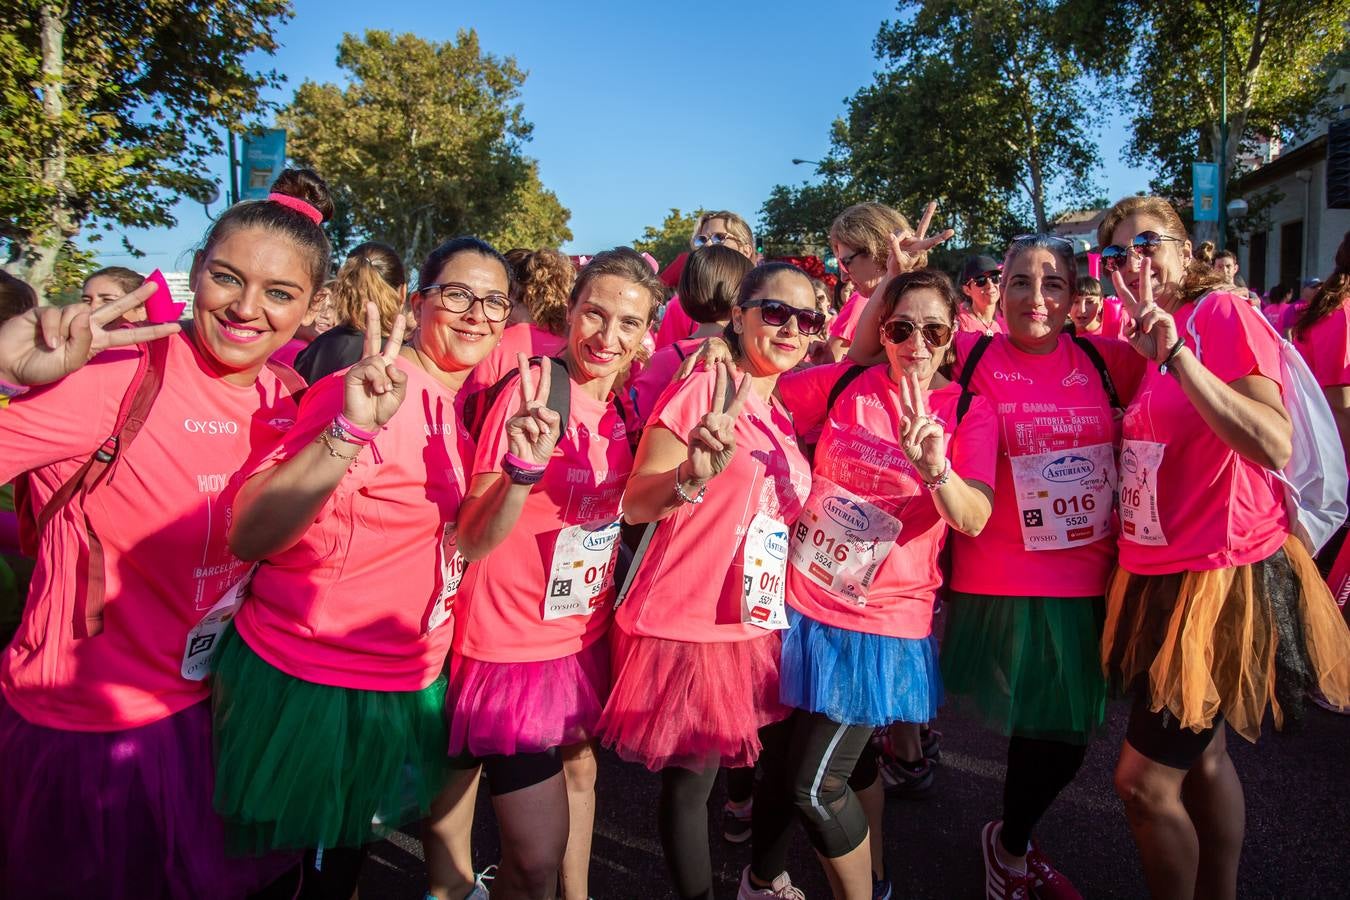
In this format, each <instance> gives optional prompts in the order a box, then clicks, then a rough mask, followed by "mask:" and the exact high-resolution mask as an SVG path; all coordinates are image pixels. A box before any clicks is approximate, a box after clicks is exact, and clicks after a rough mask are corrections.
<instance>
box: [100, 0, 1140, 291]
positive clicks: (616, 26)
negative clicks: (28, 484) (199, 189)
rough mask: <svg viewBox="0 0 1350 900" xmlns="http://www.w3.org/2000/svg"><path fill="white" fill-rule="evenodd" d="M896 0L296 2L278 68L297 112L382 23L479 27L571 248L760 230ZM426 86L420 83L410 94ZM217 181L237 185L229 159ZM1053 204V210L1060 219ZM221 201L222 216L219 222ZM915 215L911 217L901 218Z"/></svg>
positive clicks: (818, 150) (1115, 156) (155, 247)
mask: <svg viewBox="0 0 1350 900" xmlns="http://www.w3.org/2000/svg"><path fill="white" fill-rule="evenodd" d="M894 11H895V5H894V3H893V2H882V0H853V2H850V3H846V4H839V5H838V6H834V5H832V4H825V5H822V4H816V3H802V2H795V0H789V2H780V3H774V4H767V3H740V4H724V5H717V4H697V3H693V4H679V5H676V4H652V5H650V6H646V5H639V4H633V3H631V2H629V3H612V2H604V3H576V4H569V3H559V2H552V3H548V2H509V3H500V2H488V3H482V2H479V3H463V2H444V0H443V2H440V3H431V2H422V0H417V2H412V0H389V2H385V3H380V4H372V3H370V2H347V0H336V2H335V0H328V2H318V0H296V2H295V13H296V14H295V17H294V18H293V19H292V20H291V21H290V22H288V23H286V24H285V25H284V26H282V27H281V29H280V31H279V34H278V37H279V41H280V43H281V49H280V50H279V51H278V53H277V54H276V56H275V57H273V58H272V59H271V60H268V59H267V58H266V57H262V58H261V60H260V67H266V66H268V65H270V66H272V67H275V68H276V69H277V70H278V71H280V72H281V73H283V74H284V75H285V76H286V77H287V79H288V82H287V85H286V86H285V87H284V88H283V89H282V90H281V91H280V92H278V93H277V95H276V96H275V97H274V99H279V100H286V99H289V97H290V96H291V94H292V93H293V91H294V89H295V88H296V87H298V86H299V85H300V84H301V83H302V82H303V81H305V80H306V79H310V80H314V81H340V80H341V76H342V73H341V72H340V71H339V70H338V68H337V66H336V64H335V61H334V60H335V58H336V54H337V45H338V41H339V40H340V39H341V37H342V35H343V34H344V33H346V32H361V31H364V30H365V29H367V28H380V29H383V30H387V31H391V32H402V31H410V32H413V33H415V34H418V35H419V36H421V37H423V38H426V39H428V40H450V39H453V37H454V35H455V32H456V31H457V30H458V29H461V28H473V29H476V30H477V31H478V35H479V40H480V42H481V44H482V46H483V48H484V49H485V50H486V51H487V52H489V53H492V54H495V55H499V56H506V55H511V56H514V57H515V58H516V60H517V62H518V63H519V64H520V65H521V67H522V68H524V69H526V70H527V71H528V72H529V78H528V79H527V80H526V82H525V85H524V88H523V90H522V94H521V101H522V102H523V103H524V105H525V115H526V117H527V118H528V119H529V120H530V121H531V122H532V123H533V124H534V139H533V141H532V142H530V143H529V144H528V145H526V151H527V152H528V153H529V154H530V155H531V156H533V157H535V158H536V159H538V160H539V166H540V174H541V177H542V178H543V181H544V184H545V185H547V186H548V187H549V188H551V189H552V190H553V191H555V192H556V193H557V194H558V197H559V199H560V200H561V201H562V203H563V205H564V206H566V207H568V208H569V209H570V210H571V211H572V219H571V228H572V232H573V234H574V239H573V241H572V242H571V243H570V244H569V245H568V246H567V247H566V248H565V249H566V250H569V251H572V252H594V251H595V250H598V249H603V248H605V247H611V246H614V245H616V244H619V243H627V242H629V241H632V240H633V239H634V238H635V237H637V236H639V235H640V234H641V233H642V229H643V227H644V226H645V225H648V224H656V223H659V222H660V221H661V219H662V218H664V216H665V214H666V212H667V211H668V210H669V208H670V207H679V208H680V209H683V210H689V209H694V208H697V207H700V206H703V207H718V206H720V207H724V208H727V209H733V210H736V211H738V212H740V213H741V214H742V215H744V216H746V217H747V218H748V219H750V220H751V221H752V222H753V221H754V220H755V219H757V218H758V212H759V207H760V204H761V203H762V202H763V201H764V198H765V197H766V196H767V195H768V192H769V190H770V188H771V187H772V186H773V185H775V184H780V183H787V184H795V183H798V182H800V181H802V180H804V179H806V178H808V177H810V175H811V172H810V171H809V169H810V167H809V166H793V165H792V163H791V160H792V159H793V158H794V157H798V158H805V159H820V158H821V157H822V155H823V154H825V153H826V152H827V151H828V149H829V126H830V123H831V122H832V121H833V120H834V118H835V117H836V116H838V115H840V114H841V113H842V112H843V110H844V105H845V101H846V100H847V98H848V97H849V96H850V95H852V94H853V93H854V92H855V91H857V90H858V89H859V88H860V87H862V86H863V85H865V84H867V83H868V82H870V81H871V79H872V75H873V73H874V72H875V71H876V69H877V61H876V59H875V58H874V57H873V55H872V40H873V38H874V37H875V36H876V33H877V29H878V27H879V26H880V24H881V22H882V20H884V19H887V18H890V17H892V16H893V14H894ZM410 89H415V86H410ZM1124 140H1125V130H1124V121H1123V119H1115V120H1112V121H1110V122H1108V123H1106V125H1105V127H1104V129H1103V131H1102V136H1101V141H1100V143H1101V148H1102V154H1101V155H1102V160H1103V163H1104V164H1105V165H1104V170H1103V171H1102V172H1101V173H1100V175H1099V178H1098V181H1099V182H1100V183H1101V184H1102V186H1103V188H1104V192H1105V194H1106V195H1107V196H1108V197H1110V198H1112V199H1115V198H1117V197H1120V196H1123V195H1125V194H1129V193H1134V192H1135V191H1137V190H1141V189H1143V188H1144V187H1145V186H1146V185H1147V181H1148V176H1147V173H1145V172H1143V171H1140V170H1134V169H1131V168H1129V167H1127V166H1126V165H1125V164H1124V162H1123V161H1122V160H1121V159H1120V147H1121V146H1123V144H1124ZM218 172H219V174H220V176H221V178H222V180H224V176H225V173H226V164H225V161H224V160H223V159H222V160H221V161H220V164H219V166H218ZM1055 205H1056V204H1055V203H1054V202H1053V200H1052V202H1051V206H1052V207H1054V206H1055ZM222 207H223V204H219V203H218V204H216V205H215V206H214V207H213V208H212V211H213V212H216V213H218V212H219V211H220V210H221V208H222ZM175 212H176V214H177V216H178V218H179V225H178V227H177V228H173V229H157V230H154V231H133V232H128V236H129V237H130V239H131V240H132V243H133V244H135V245H136V246H137V247H138V248H139V249H141V250H143V251H145V253H146V256H145V257H144V258H143V259H139V260H133V259H131V258H129V257H128V256H127V255H126V254H125V253H122V252H121V248H120V246H118V242H117V241H116V239H115V237H113V238H112V239H111V240H110V239H108V238H105V239H104V241H103V242H102V243H101V244H100V245H97V249H99V250H101V251H103V253H102V254H101V255H100V260H101V261H102V262H104V263H105V264H121V265H132V266H134V267H135V268H138V269H145V270H148V269H151V268H154V267H160V268H163V269H165V270H166V271H167V270H173V269H179V268H185V267H186V265H187V263H188V261H189V260H190V252H189V251H190V249H191V248H192V246H193V245H194V244H195V243H196V242H197V241H198V240H199V239H200V237H201V235H202V232H203V231H204V230H205V228H206V226H207V223H208V219H207V217H206V214H205V213H204V212H203V210H202V207H201V206H200V205H198V204H194V203H192V202H190V201H188V202H184V203H180V204H178V206H177V207H176V209H175ZM906 212H908V211H906Z"/></svg>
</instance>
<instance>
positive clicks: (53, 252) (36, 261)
mask: <svg viewBox="0 0 1350 900" xmlns="http://www.w3.org/2000/svg"><path fill="white" fill-rule="evenodd" d="M64 12H65V11H64V10H63V9H62V8H61V6H60V5H59V4H56V3H43V4H42V6H41V8H40V10H39V13H38V15H39V31H40V33H41V40H42V113H43V118H45V119H46V121H47V127H48V128H49V129H50V133H51V143H50V144H49V145H48V147H47V154H46V156H45V158H44V159H43V163H42V190H43V192H44V193H46V194H47V195H48V196H50V197H51V198H52V199H51V207H50V216H49V218H48V221H47V223H46V226H45V227H44V228H43V229H41V230H40V231H37V232H35V233H33V234H30V235H29V236H28V239H27V240H26V241H22V242H21V243H20V245H19V257H18V259H16V260H14V262H13V263H11V264H10V266H9V268H10V270H11V271H12V272H14V274H16V275H18V276H19V277H20V278H22V279H24V280H25V281H27V282H28V283H29V284H31V285H32V286H33V289H34V290H35V291H37V295H38V298H39V300H40V302H43V303H47V302H49V299H48V289H49V287H50V284H51V279H52V273H53V272H55V270H56V257H57V255H58V254H59V253H60V252H61V247H62V245H63V244H65V242H66V241H68V240H70V239H71V238H73V237H74V236H75V235H76V234H78V233H79V231H80V229H79V225H78V224H77V223H76V221H75V216H74V215H73V213H72V210H71V208H70V194H71V191H70V181H69V179H68V178H67V177H66V151H67V148H66V132H65V124H64V123H63V122H62V121H61V117H62V116H63V115H64V113H65V48H64V41H65V34H66V25H65V22H64V21H63V19H62V15H63V14H64Z"/></svg>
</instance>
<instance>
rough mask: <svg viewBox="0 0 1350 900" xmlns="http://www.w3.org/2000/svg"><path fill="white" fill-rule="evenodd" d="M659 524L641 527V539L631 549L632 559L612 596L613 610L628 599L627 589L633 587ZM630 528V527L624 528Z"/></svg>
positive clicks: (648, 524)
mask: <svg viewBox="0 0 1350 900" xmlns="http://www.w3.org/2000/svg"><path fill="white" fill-rule="evenodd" d="M660 524H661V523H660V522H648V523H647V524H646V525H643V526H642V537H641V539H639V540H638V543H637V547H635V548H634V549H633V558H632V559H630V560H629V561H628V570H627V571H626V572H624V574H623V584H621V585H619V590H618V591H617V592H616V593H615V594H614V608H615V609H618V608H619V607H620V606H622V605H623V601H624V600H626V599H627V598H628V589H629V588H631V587H632V586H633V580H634V579H636V578H637V573H638V569H639V568H640V567H641V566H642V558H643V557H644V556H646V555H647V548H648V547H649V546H651V543H652V536H653V535H655V534H656V526H658V525H660ZM625 527H629V528H631V527H632V526H625Z"/></svg>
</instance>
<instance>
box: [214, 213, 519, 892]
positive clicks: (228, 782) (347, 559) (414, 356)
mask: <svg viewBox="0 0 1350 900" xmlns="http://www.w3.org/2000/svg"><path fill="white" fill-rule="evenodd" d="M419 284H420V287H419V288H418V289H417V291H416V292H415V293H414V296H413V313H414V315H416V316H417V321H418V323H419V327H418V329H417V331H416V333H415V334H414V336H413V339H412V341H411V342H410V343H409V344H408V345H407V346H403V345H402V337H403V333H404V331H403V328H404V320H403V319H402V317H397V318H396V319H395V321H394V323H393V326H392V328H391V331H390V335H389V338H388V342H387V343H386V345H385V349H384V350H383V352H381V351H380V349H379V339H380V318H379V316H380V311H379V307H378V306H377V305H376V304H375V303H373V302H372V303H371V304H370V305H369V306H368V308H367V322H366V328H365V335H366V345H365V349H364V355H363V359H362V361H361V362H359V363H358V364H357V365H355V366H353V367H351V368H350V369H348V370H346V371H345V372H343V373H333V374H332V375H330V376H328V377H326V378H323V379H321V380H320V381H318V382H317V383H315V384H314V385H313V386H312V387H310V389H309V390H308V391H307V392H306V394H305V398H304V402H303V404H302V405H301V407H300V416H299V420H298V421H297V423H296V425H295V427H294V428H293V429H291V431H290V433H289V434H288V435H287V436H286V438H285V440H283V441H282V442H281V444H280V445H279V446H278V447H277V448H276V449H275V450H274V452H273V453H271V454H270V456H269V457H268V458H267V459H266V460H265V461H263V462H262V463H261V464H260V465H258V466H255V470H254V471H253V472H252V473H251V474H250V476H249V478H248V480H247V481H246V482H245V483H244V485H243V487H242V488H241V489H240V491H239V495H238V498H237V499H236V501H235V505H234V521H233V524H232V526H231V529H230V546H231V547H232V548H233V549H234V551H235V552H236V553H237V554H238V555H239V556H240V557H241V558H243V559H248V560H257V561H258V562H259V566H258V569H257V571H256V572H255V573H254V575H253V578H252V580H251V582H250V583H249V585H248V587H247V589H246V590H245V591H244V599H243V603H242V605H241V607H240V609H239V612H238V614H237V615H236V616H235V618H234V627H233V628H231V629H229V630H228V631H227V632H226V633H225V636H224V638H223V640H222V643H221V647H220V649H219V651H218V652H217V654H216V658H215V683H214V691H213V699H214V715H215V732H216V759H217V769H218V776H217V781H216V808H217V809H218V810H220V812H221V814H222V815H223V816H224V817H225V818H226V820H227V822H228V823H229V824H230V826H231V830H232V835H233V837H234V839H235V841H236V842H237V843H238V845H240V846H243V847H245V848H248V849H251V850H253V851H255V852H258V851H263V850H268V849H271V848H288V849H302V850H308V851H309V854H308V857H307V859H306V862H305V866H304V870H303V871H304V880H305V882H306V883H307V889H317V890H321V891H322V892H323V893H324V894H325V895H326V896H335V897H337V896H341V897H346V896H350V894H351V892H352V891H353V890H354V889H355V887H356V880H357V877H358V874H359V870H360V864H361V861H362V858H363V856H364V854H365V845H367V844H369V843H371V842H373V841H375V840H377V839H378V838H379V837H381V836H383V835H384V834H386V833H388V831H389V830H390V829H393V828H397V827H398V826H399V825H401V824H403V823H405V822H407V821H410V820H412V819H415V818H417V817H419V816H422V815H425V814H426V813H427V812H428V811H429V809H430V807H431V802H432V800H433V799H435V797H436V796H437V795H438V794H439V793H440V792H441V791H442V789H443V788H445V786H446V782H447V779H448V777H449V772H448V760H447V757H446V752H445V747H446V739H447V734H446V726H445V719H444V712H443V709H444V704H445V686H446V679H445V676H444V675H443V674H442V669H443V667H444V664H445V658H446V655H447V653H448V652H449V648H450V641H451V637H452V635H453V633H454V626H453V618H454V612H455V610H454V603H455V595H456V589H457V587H458V584H459V581H460V578H461V577H462V575H463V572H464V562H463V559H462V558H461V557H460V556H459V554H458V553H457V551H456V522H457V520H458V517H459V507H460V503H461V501H462V499H463V497H464V495H465V492H466V490H467V485H468V472H467V470H468V466H469V463H470V460H471V456H472V448H473V444H472V440H471V438H470V437H469V435H468V433H467V432H466V431H465V429H464V427H463V425H462V424H461V423H460V421H459V416H458V414H457V413H456V408H457V402H456V401H457V394H458V392H459V390H460V389H461V388H462V386H463V384H464V381H465V379H467V378H468V375H469V372H470V371H471V370H472V369H473V367H474V366H475V365H477V364H478V362H479V361H480V360H482V358H483V356H484V355H485V354H486V353H487V352H488V350H489V349H491V347H492V346H493V345H494V344H495V343H496V342H497V339H498V337H499V336H500V335H501V331H502V327H503V323H504V322H505V320H506V317H507V315H508V314H509V313H510V308H511V302H510V295H509V293H508V292H509V290H510V279H509V276H508V274H507V267H506V262H505V260H503V259H502V257H501V255H500V254H498V253H497V252H496V251H495V250H494V249H492V247H490V246H489V245H487V244H485V243H483V242H482V241H480V240H478V239H476V238H467V237H465V238H457V239H455V240H452V241H448V242H446V243H444V244H442V245H441V246H440V247H438V248H436V249H435V250H433V251H432V252H431V254H430V255H429V256H428V257H427V260H426V262H425V263H423V265H422V270H421V273H420V279H419ZM466 781H468V782H471V779H470V778H469V777H468V776H467V775H465V776H463V777H461V778H460V779H458V780H457V782H456V783H457V784H462V783H464V782H466ZM462 824H463V825H464V827H465V829H466V830H465V833H464V834H463V836H462V841H461V843H460V845H459V847H460V850H461V852H460V854H459V856H458V857H457V859H458V860H459V861H460V862H461V863H462V868H463V870H464V871H463V872H462V873H461V874H462V875H463V878H462V881H469V879H470V878H471V872H470V871H468V869H469V862H468V834H467V825H468V823H467V821H466V822H464V823H462ZM320 851H322V856H320ZM435 877H436V873H433V878H435ZM470 886H471V882H470V883H467V884H460V885H455V884H453V883H452V884H449V885H445V887H446V888H447V889H453V888H455V887H459V888H460V889H463V890H467V889H468V888H469V887H470Z"/></svg>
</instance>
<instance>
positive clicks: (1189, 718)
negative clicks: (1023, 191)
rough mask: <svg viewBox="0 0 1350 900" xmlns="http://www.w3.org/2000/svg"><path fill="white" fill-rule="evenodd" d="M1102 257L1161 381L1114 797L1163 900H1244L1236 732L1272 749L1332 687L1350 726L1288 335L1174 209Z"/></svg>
mask: <svg viewBox="0 0 1350 900" xmlns="http://www.w3.org/2000/svg"><path fill="white" fill-rule="evenodd" d="M1098 238H1099V240H1100V241H1101V243H1102V244H1103V245H1107V246H1106V249H1105V250H1103V252H1102V262H1103V264H1104V265H1105V266H1106V269H1107V271H1109V272H1111V273H1112V281H1113V282H1114V284H1115V286H1116V294H1117V296H1119V297H1120V298H1121V300H1122V301H1123V302H1124V303H1125V306H1126V309H1127V311H1128V312H1129V313H1130V315H1131V317H1132V319H1133V323H1132V326H1131V327H1129V328H1127V331H1126V333H1127V335H1128V336H1129V338H1130V343H1132V344H1133V345H1134V348H1135V349H1136V350H1137V351H1138V352H1139V355H1140V356H1141V358H1143V359H1144V360H1145V361H1147V362H1148V363H1149V365H1148V367H1147V370H1146V373H1145V375H1144V379H1143V381H1142V382H1141V384H1140V386H1139V390H1138V392H1137V393H1136V394H1135V397H1134V400H1133V402H1132V403H1131V404H1130V406H1129V409H1128V410H1127V413H1126V416H1125V423H1124V440H1123V446H1122V450H1121V459H1120V478H1121V484H1120V498H1121V499H1120V508H1121V534H1120V564H1119V567H1118V568H1117V569H1116V572H1115V574H1114V575H1113V576H1112V579H1111V582H1110V586H1109V589H1108V591H1107V618H1106V628H1105V634H1104V636H1103V639H1102V661H1103V665H1104V666H1105V668H1106V670H1107V673H1108V675H1109V676H1110V678H1111V680H1112V682H1113V684H1115V685H1117V686H1119V687H1121V688H1125V689H1129V690H1132V691H1134V692H1135V703H1134V707H1133V709H1132V710H1131V713H1130V723H1129V726H1128V729H1127V731H1126V735H1125V743H1124V745H1123V746H1122V747H1121V752H1120V760H1119V762H1118V763H1117V765H1116V773H1115V782H1116V790H1117V792H1118V793H1119V794H1120V796H1121V799H1122V800H1124V802H1125V813H1126V818H1127V819H1128V820H1129V823H1130V830H1131V831H1132V832H1133V834H1134V838H1135V842H1136V843H1137V844H1138V846H1139V852H1140V856H1141V857H1142V861H1143V866H1144V876H1145V879H1146V880H1147V882H1148V885H1149V888H1150V891H1151V892H1152V893H1153V894H1154V895H1155V896H1160V897H1161V896H1167V897H1172V896H1178V897H1179V896H1185V897H1190V896H1192V895H1194V896H1199V897H1233V896H1235V895H1236V893H1237V870H1238V857H1239V854H1240V851H1241V847H1242V833H1243V798H1242V785H1241V783H1240V782H1239V781H1238V777H1237V772H1236V770H1235V769H1234V768H1233V763H1232V760H1230V759H1229V756H1228V751H1227V749H1226V739H1225V729H1224V728H1223V723H1224V722H1225V721H1227V722H1228V724H1230V725H1231V726H1232V727H1233V728H1234V730H1236V731H1237V732H1238V733H1239V734H1241V735H1242V736H1243V737H1245V738H1247V739H1248V740H1251V741H1254V740H1256V738H1257V737H1258V735H1259V734H1260V730H1261V719H1262V717H1263V716H1264V715H1265V712H1266V707H1267V705H1269V706H1270V707H1271V708H1272V711H1273V715H1274V719H1275V725H1276V727H1277V728H1278V727H1280V726H1282V725H1283V724H1284V721H1285V719H1286V717H1287V718H1289V719H1291V720H1292V721H1295V722H1296V721H1298V720H1299V718H1301V715H1302V712H1303V700H1304V695H1305V692H1306V691H1308V690H1309V689H1311V688H1313V687H1315V686H1320V688H1321V690H1322V691H1323V693H1324V694H1325V695H1326V697H1327V699H1328V700H1329V701H1330V702H1331V703H1332V704H1333V705H1335V706H1339V707H1342V708H1345V707H1350V633H1348V632H1347V630H1346V626H1345V623H1344V622H1343V621H1342V620H1341V617H1340V615H1339V612H1338V611H1337V610H1336V607H1335V604H1334V602H1333V600H1332V599H1331V595H1330V593H1329V592H1328V590H1327V586H1326V584H1325V582H1323V581H1322V580H1321V578H1320V577H1319V575H1318V573H1317V569H1316V568H1315V567H1314V565H1313V562H1312V560H1311V558H1310V557H1309V556H1308V551H1307V550H1306V549H1305V548H1304V546H1303V544H1302V542H1301V541H1299V540H1298V539H1297V538H1294V537H1291V535H1290V529H1291V522H1290V519H1289V515H1288V513H1287V512H1286V506H1285V502H1284V500H1285V498H1284V491H1283V488H1282V486H1281V484H1280V482H1279V481H1277V480H1276V478H1275V474H1274V473H1275V472H1276V471H1277V470H1278V469H1279V468H1280V467H1281V466H1283V465H1284V464H1285V462H1286V461H1287V460H1288V459H1289V457H1290V453H1291V424H1290V418H1289V413H1288V412H1287V411H1286V409H1285V406H1284V401H1283V399H1282V397H1281V394H1282V391H1283V388H1284V385H1283V383H1282V379H1283V377H1284V376H1283V370H1282V365H1281V362H1280V347H1279V342H1278V340H1277V339H1276V336H1275V335H1273V334H1272V333H1271V331H1270V328H1269V327H1268V325H1267V323H1266V322H1264V321H1262V320H1261V317H1260V316H1261V314H1260V313H1259V312H1257V311H1256V310H1254V309H1253V308H1252V306H1251V304H1250V303H1248V302H1247V300H1246V299H1245V298H1244V297H1238V296H1236V295H1234V294H1231V293H1228V292H1226V291H1224V290H1222V288H1223V286H1224V284H1225V278H1224V277H1223V276H1222V275H1221V274H1217V273H1215V272H1214V270H1212V269H1210V268H1209V267H1208V266H1204V265H1202V264H1199V263H1197V262H1195V261H1193V260H1192V259H1191V244H1190V241H1189V240H1188V239H1187V237H1186V232H1185V230H1184V227H1183V225H1182V222H1181V219H1180V217H1179V216H1178V215H1177V213H1176V211H1175V210H1174V209H1173V208H1172V207H1171V205H1170V204H1168V203H1167V202H1166V201H1165V200H1161V199H1159V198H1156V197H1130V198H1127V199H1125V200H1122V201H1120V202H1119V203H1117V204H1116V205H1115V206H1114V207H1112V209H1111V211H1110V212H1109V213H1108V214H1107V216H1106V218H1105V219H1103V221H1102V223H1101V225H1100V227H1099V230H1098ZM1183 788H1184V790H1183Z"/></svg>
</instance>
